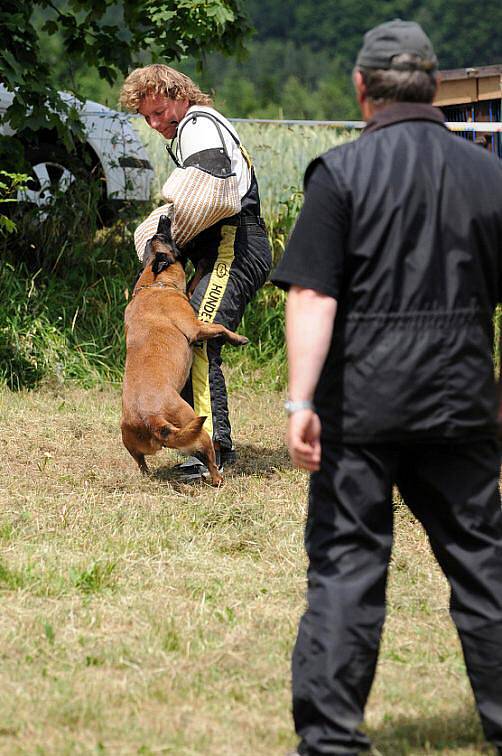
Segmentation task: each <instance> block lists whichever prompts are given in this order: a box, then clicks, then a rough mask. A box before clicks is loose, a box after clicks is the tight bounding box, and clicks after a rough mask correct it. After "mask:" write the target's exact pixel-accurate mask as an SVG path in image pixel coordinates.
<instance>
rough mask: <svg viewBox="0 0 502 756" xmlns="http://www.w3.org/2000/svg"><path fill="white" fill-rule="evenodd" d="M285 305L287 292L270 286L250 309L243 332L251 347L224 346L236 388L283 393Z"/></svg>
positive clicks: (262, 291) (261, 291)
mask: <svg viewBox="0 0 502 756" xmlns="http://www.w3.org/2000/svg"><path fill="white" fill-rule="evenodd" d="M285 302H286V295H285V293H284V292H283V291H281V290H279V289H276V288H275V287H274V286H273V285H272V284H266V285H265V286H264V287H263V289H260V291H259V292H258V294H257V295H256V297H255V299H254V300H253V302H252V304H251V305H249V307H248V308H247V309H246V311H245V313H244V317H243V318H242V321H241V325H240V326H239V333H242V334H244V335H245V336H247V337H248V338H249V344H248V345H247V346H245V347H244V348H243V349H240V350H237V349H235V348H233V349H232V348H231V347H229V346H228V345H227V346H225V347H224V355H225V357H224V360H225V363H226V364H227V365H229V366H231V367H233V368H234V372H233V374H232V383H233V385H234V386H236V387H238V388H248V389H249V388H250V387H253V386H260V385H264V386H266V387H267V388H268V389H277V390H280V389H282V388H284V386H285V385H286V378H287V375H286V347H285V343H284V306H285Z"/></svg>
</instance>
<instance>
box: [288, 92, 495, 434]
mask: <svg viewBox="0 0 502 756" xmlns="http://www.w3.org/2000/svg"><path fill="white" fill-rule="evenodd" d="M319 160H321V161H322V162H323V163H324V165H325V166H326V167H327V169H328V171H329V174H330V175H331V176H332V178H333V183H334V185H336V187H337V192H338V194H339V196H340V198H341V202H342V207H343V209H344V214H345V229H346V230H345V232H344V234H345V235H344V245H343V246H344V252H343V254H344V260H343V274H342V277H341V283H340V291H339V295H338V296H337V299H338V313H337V316H336V321H335V328H334V335H333V340H332V344H331V348H330V351H329V356H328V358H327V361H326V364H325V366H324V369H323V372H322V375H321V378H320V381H319V384H318V387H317V391H316V395H315V404H316V407H317V409H318V412H319V414H320V416H321V420H322V426H323V432H324V435H325V436H328V437H330V436H331V437H334V438H336V439H339V440H343V441H345V442H348V443H367V442H371V441H384V440H405V439H410V440H411V439H413V440H420V439H421V438H424V439H425V438H427V439H431V438H435V439H464V438H465V439H471V438H473V437H475V436H478V437H479V436H485V435H491V434H493V433H494V432H495V415H496V401H495V399H496V398H495V383H494V374H493V363H492V347H493V329H492V318H493V312H494V308H495V306H496V305H497V303H498V302H499V301H500V300H501V293H502V288H501V273H502V165H501V163H500V161H499V160H498V159H497V158H496V157H494V156H493V155H491V154H489V153H487V152H486V151H484V150H483V149H481V148H480V147H478V146H475V145H473V144H471V143H469V142H468V141H466V140H464V139H461V138H459V137H458V136H455V135H453V134H452V133H450V132H449V131H448V130H447V129H446V127H445V126H444V123H443V119H442V116H441V114H440V112H439V111H438V110H436V109H435V108H433V107H431V106H428V105H413V104H395V105H392V106H390V107H388V108H386V109H385V110H383V111H381V112H380V113H379V114H378V115H377V116H376V117H375V118H374V119H373V120H372V121H371V122H370V123H369V124H368V126H367V128H366V129H365V131H364V132H363V134H362V136H361V137H360V138H359V139H358V140H357V141H355V142H352V143H349V144H345V145H343V146H341V147H336V148H334V149H332V150H330V151H329V152H327V153H326V154H324V155H323V156H322V157H321V158H320V159H319ZM314 167H315V163H314V164H313V166H311V167H309V169H308V170H307V174H306V184H307V187H308V181H309V175H310V174H311V173H312V170H313V168H314ZM281 265H282V266H283V268H282V269H281V266H279V269H278V271H277V272H276V273H275V274H274V280H276V281H277V280H278V281H279V282H280V281H281V280H282V281H283V282H284V281H286V282H287V283H289V284H291V283H298V284H299V285H302V283H301V281H295V280H292V279H291V277H289V278H288V275H287V269H288V262H287V252H286V255H285V258H284V262H283V263H282V264H281ZM306 265H307V267H308V255H307V260H306ZM281 271H282V272H281Z"/></svg>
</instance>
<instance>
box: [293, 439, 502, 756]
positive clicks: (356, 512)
mask: <svg viewBox="0 0 502 756" xmlns="http://www.w3.org/2000/svg"><path fill="white" fill-rule="evenodd" d="M499 470H500V448H499V445H498V443H497V442H496V441H495V439H493V440H491V439H487V440H479V441H476V442H471V443H441V444H438V443H436V444H430V445H426V444H411V445H409V444H408V445H405V444H400V445H376V444H375V445H371V446H365V447H362V446H350V445H342V446H330V445H329V444H328V443H326V442H324V446H323V455H322V464H321V470H320V471H319V472H317V473H314V474H313V475H312V476H311V482H310V493H309V510H308V517H307V525H306V535H305V543H306V549H307V553H308V557H309V569H308V608H307V611H306V612H305V614H304V616H303V618H302V620H301V622H300V627H299V632H298V638H297V641H296V645H295V649H294V652H293V715H294V720H295V726H296V731H297V733H298V735H299V736H300V738H301V742H300V746H299V752H300V753H301V754H308V755H309V756H316V755H317V754H354V753H358V752H359V751H364V750H367V749H368V748H369V747H370V743H369V740H368V738H367V736H366V735H364V734H363V733H362V732H360V731H359V729H358V728H359V726H360V724H361V722H362V719H363V715H364V707H365V704H366V700H367V698H368V695H369V692H370V688H371V684H372V681H373V677H374V673H375V667H376V663H377V656H378V648H379V643H380V635H381V630H382V626H383V622H384V615H385V587H386V580H387V569H388V563H389V558H390V554H391V547H392V525H393V516H392V512H393V510H392V487H393V484H394V483H395V484H397V485H398V487H399V490H400V492H401V495H402V497H403V499H404V501H405V502H406V504H407V505H408V507H409V508H410V509H411V511H412V512H413V513H414V515H415V516H416V517H417V518H418V519H419V520H420V522H421V523H422V525H423V526H424V528H425V530H426V531H427V534H428V536H429V539H430V543H431V546H432V549H433V551H434V554H435V556H436V558H437V560H438V562H439V564H440V566H441V568H442V570H443V571H444V573H445V575H446V577H447V579H448V581H449V584H450V588H451V599H450V613H451V616H452V619H453V621H454V623H455V625H456V627H457V630H458V633H459V636H460V640H461V643H462V648H463V653H464V658H465V663H466V666H467V672H468V675H469V678H470V681H471V685H472V688H473V691H474V696H475V700H476V704H477V708H478V711H479V714H480V717H481V722H482V726H483V730H484V733H485V736H486V738H487V740H489V741H491V742H492V743H493V744H494V745H496V746H498V747H499V748H501V747H502V513H501V506H500V494H499V485H498V483H499Z"/></svg>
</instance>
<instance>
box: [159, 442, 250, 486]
mask: <svg viewBox="0 0 502 756" xmlns="http://www.w3.org/2000/svg"><path fill="white" fill-rule="evenodd" d="M215 451H216V466H217V468H218V470H219V471H220V472H223V469H224V468H225V467H227V466H228V467H230V465H233V464H234V463H235V462H236V461H237V452H236V451H235V448H234V447H233V446H232V448H230V449H229V448H225V447H223V448H221V449H216V450H215ZM203 459H204V457H203V456H202V455H199V454H197V453H195V454H194V455H193V457H188V459H185V461H184V462H179V463H178V464H177V465H174V468H173V469H174V470H175V471H176V473H177V474H178V477H179V479H180V480H181V481H182V482H183V483H193V482H195V481H198V480H204V479H205V478H207V477H208V476H209V470H208V469H207V465H206V464H205V463H204V462H203V461H202V460H203Z"/></svg>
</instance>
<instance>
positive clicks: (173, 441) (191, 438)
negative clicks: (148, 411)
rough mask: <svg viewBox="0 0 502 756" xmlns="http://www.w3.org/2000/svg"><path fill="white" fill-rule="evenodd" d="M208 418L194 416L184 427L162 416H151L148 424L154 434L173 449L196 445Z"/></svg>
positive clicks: (164, 444)
mask: <svg viewBox="0 0 502 756" xmlns="http://www.w3.org/2000/svg"><path fill="white" fill-rule="evenodd" d="M205 420H206V418H205V417H194V418H193V420H190V422H189V423H187V424H186V425H185V426H184V427H183V428H178V427H177V426H176V425H173V424H172V423H168V422H167V420H163V419H162V418H161V417H158V416H156V417H151V418H150V419H149V423H148V425H149V426H150V428H151V431H152V433H153V435H154V436H155V437H156V438H157V439H158V440H159V441H160V443H161V444H162V446H170V447H171V448H173V449H185V448H186V449H189V448H190V447H191V446H193V445H194V443H195V441H196V439H197V437H198V436H199V433H200V432H201V430H202V426H203V425H204V422H205Z"/></svg>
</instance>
